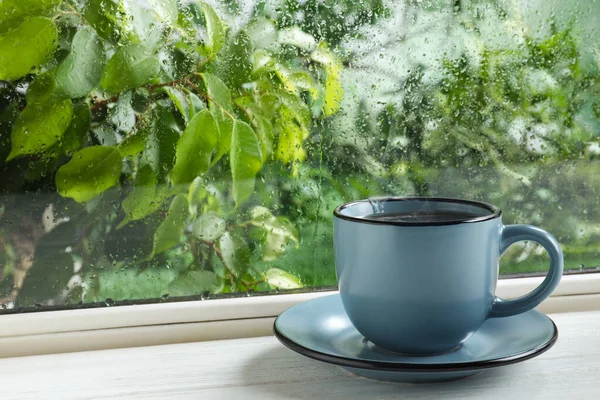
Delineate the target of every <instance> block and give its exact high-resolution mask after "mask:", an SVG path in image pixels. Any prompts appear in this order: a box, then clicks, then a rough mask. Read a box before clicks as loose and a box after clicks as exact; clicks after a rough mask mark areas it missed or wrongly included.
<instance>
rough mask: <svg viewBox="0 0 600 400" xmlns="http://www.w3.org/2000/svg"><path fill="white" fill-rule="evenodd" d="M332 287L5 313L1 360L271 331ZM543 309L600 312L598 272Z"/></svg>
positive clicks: (572, 281) (570, 283) (510, 292)
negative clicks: (316, 290) (286, 313)
mask: <svg viewBox="0 0 600 400" xmlns="http://www.w3.org/2000/svg"><path fill="white" fill-rule="evenodd" d="M542 279H543V278H542V277H535V278H515V279H504V280H500V281H499V283H498V290H497V294H498V295H500V296H502V297H506V298H510V297H517V296H519V295H522V294H524V293H526V292H528V291H530V290H531V289H533V288H534V287H535V286H537V285H538V284H539V283H540V282H541V280H542ZM330 293H332V292H319V293H303V294H282V295H273V296H255V297H244V298H233V299H222V300H208V301H189V302H175V303H162V304H146V305H135V306H121V307H112V308H96V309H82V310H70V311H52V312H41V313H28V314H13V315H3V316H2V317H1V320H2V323H1V324H0V358H1V357H15V356H27V355H36V354H50V353H64V352H73V351H84V350H100V349H111V348H123V347H135V346H149V345H161V344H171V343H187V342H196V341H206V340H219V339H234V338H247V337H256V336H263V335H269V334H270V333H271V330H272V324H273V320H274V317H276V316H277V315H279V314H280V313H281V312H282V311H284V310H285V309H287V308H289V307H291V306H292V305H294V304H297V303H299V302H301V301H305V300H308V299H311V298H315V297H318V296H324V295H328V294H330ZM539 309H540V310H541V311H543V312H546V313H564V312H575V311H588V310H600V274H582V275H568V276H565V277H563V280H562V282H561V284H560V285H559V287H558V288H557V290H556V291H555V292H554V293H553V295H552V297H550V298H549V299H548V300H546V301H545V302H544V303H543V304H542V305H540V307H539Z"/></svg>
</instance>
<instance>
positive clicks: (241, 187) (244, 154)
mask: <svg viewBox="0 0 600 400" xmlns="http://www.w3.org/2000/svg"><path fill="white" fill-rule="evenodd" d="M262 160H263V159H262V150H261V145H260V143H259V141H258V137H257V136H256V133H255V132H254V130H253V129H252V128H251V127H250V125H248V124H246V123H245V122H242V121H239V120H236V121H235V122H234V123H233V133H232V136H231V153H230V166H231V175H232V178H233V198H234V199H235V202H236V205H238V206H239V205H240V204H242V203H243V202H244V201H245V200H246V199H248V197H250V195H251V194H252V193H253V192H254V180H255V178H256V174H257V173H258V171H260V168H261V167H262Z"/></svg>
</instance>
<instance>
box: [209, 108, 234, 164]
mask: <svg viewBox="0 0 600 400" xmlns="http://www.w3.org/2000/svg"><path fill="white" fill-rule="evenodd" d="M212 113H213V116H214V118H215V121H216V122H217V125H218V127H219V143H218V144H217V152H216V154H215V156H214V157H213V165H214V164H216V163H217V162H218V161H219V160H220V159H221V157H223V156H224V155H225V154H227V153H228V152H229V150H230V149H231V136H232V134H233V119H231V118H230V117H229V116H228V115H226V114H225V113H223V112H221V111H220V110H212Z"/></svg>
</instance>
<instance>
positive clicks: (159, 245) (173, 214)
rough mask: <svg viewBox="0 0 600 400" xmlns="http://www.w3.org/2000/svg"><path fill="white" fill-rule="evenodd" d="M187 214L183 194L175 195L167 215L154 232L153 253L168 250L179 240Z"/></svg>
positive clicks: (186, 205)
mask: <svg viewBox="0 0 600 400" xmlns="http://www.w3.org/2000/svg"><path fill="white" fill-rule="evenodd" d="M188 216H189V211H188V204H187V200H186V198H185V195H183V194H179V195H177V196H175V198H174V199H173V202H172V203H171V207H170V208H169V212H168V213H167V217H166V218H165V220H164V221H163V222H162V223H161V224H160V226H159V227H158V229H157V230H156V232H155V233H154V248H153V250H152V254H153V255H156V254H160V253H162V252H164V251H166V250H169V249H170V248H171V247H174V246H176V245H177V244H178V243H179V242H180V240H181V235H183V230H184V229H185V225H186V222H187V218H188Z"/></svg>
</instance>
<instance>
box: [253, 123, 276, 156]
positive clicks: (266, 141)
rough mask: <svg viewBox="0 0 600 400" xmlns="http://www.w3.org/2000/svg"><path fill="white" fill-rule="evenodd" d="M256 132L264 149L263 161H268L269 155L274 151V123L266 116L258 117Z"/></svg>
mask: <svg viewBox="0 0 600 400" xmlns="http://www.w3.org/2000/svg"><path fill="white" fill-rule="evenodd" d="M256 134H257V135H258V139H259V141H260V147H261V149H262V155H263V163H265V162H267V160H268V159H269V156H270V155H271V153H272V152H273V125H272V124H271V121H270V120H269V119H267V118H265V117H262V116H260V115H259V116H257V117H256Z"/></svg>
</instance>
